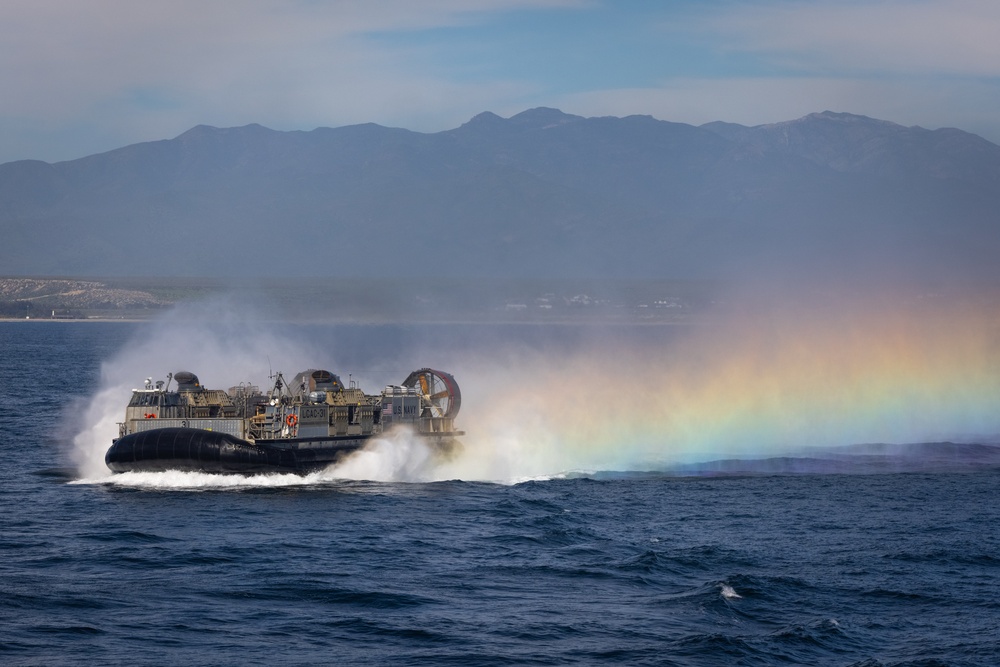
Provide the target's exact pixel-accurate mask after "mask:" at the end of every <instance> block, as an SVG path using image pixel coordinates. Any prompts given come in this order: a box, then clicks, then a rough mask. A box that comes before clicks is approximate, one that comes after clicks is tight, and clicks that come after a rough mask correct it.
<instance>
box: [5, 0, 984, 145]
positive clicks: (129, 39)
mask: <svg viewBox="0 0 1000 667" xmlns="http://www.w3.org/2000/svg"><path fill="white" fill-rule="evenodd" d="M997 35H1000V3H998V2H995V1H994V0H883V1H875V0H853V1H852V0H841V1H838V2H833V1H827V0H816V1H813V2H806V1H797V0H743V1H739V2H737V1H730V0H717V1H703V2H690V1H686V0H675V1H663V2H654V1H646V2H643V1H639V0H632V1H622V2H602V1H600V0H427V1H417V0H410V1H405V0H388V1H384V2H375V1H372V2H350V1H346V0H345V1H332V0H172V1H171V2H169V3H166V2H158V3H153V2H136V1H135V0H89V1H87V2H84V1H81V0H4V2H3V3H2V4H0V90H2V91H3V92H2V99H3V102H2V103H0V162H7V161H11V160H16V159H28V158H30V159H41V160H46V161H59V160H67V159H73V158H76V157H82V156H85V155H89V154H92V153H97V152H101V151H105V150H110V149H112V148H117V147H119V146H123V145H126V144H130V143H135V142H139V141H149V140H155V139H163V138H171V137H174V136H176V135H178V134H180V133H182V132H184V131H185V130H187V129H189V128H190V127H192V126H194V125H197V124H208V125H216V126H220V127H228V126H235V125H245V124H247V123H261V124H263V125H266V126H268V127H272V128H275V129H281V130H293V129H303V130H309V129H312V128H315V127H319V126H330V127H336V126H340V125H347V124H352V123H362V122H376V123H380V124H383V125H389V126H396V127H406V128H409V129H413V130H418V131H424V132H434V131H440V130H445V129H450V128H452V127H456V126H458V125H460V124H461V123H463V122H465V121H466V120H468V119H469V118H470V117H472V116H473V115H475V114H476V113H479V112H481V111H487V110H488V111H493V112H495V113H498V114H500V115H502V116H510V115H512V114H515V113H518V112H519V111H523V110H524V109H527V108H531V107H535V106H551V107H557V108H560V109H562V110H563V111H566V112H568V113H575V114H579V115H584V116H602V115H615V116H623V115H629V114H649V115H652V116H655V117H656V118H660V119H663V120H671V121H679V122H686V123H692V124H701V123H705V122H709V121H712V120H725V121H730V122H736V123H743V124H746V125H756V124H761V123H770V122H779V121H783V120H790V119H793V118H798V117H801V116H803V115H805V114H807V113H810V112H813V111H823V110H827V109H829V110H833V111H848V112H853V113H859V114H865V115H869V116H873V117H876V118H883V119H886V120H891V121H895V122H898V123H901V124H904V125H921V126H923V127H928V128H936V127H946V126H948V127H959V128H961V129H964V130H968V131H971V132H976V133H978V134H981V135H982V136H984V137H986V138H987V139H990V140H991V141H994V142H1000V113H998V112H997V110H998V109H1000V39H998V38H997Z"/></svg>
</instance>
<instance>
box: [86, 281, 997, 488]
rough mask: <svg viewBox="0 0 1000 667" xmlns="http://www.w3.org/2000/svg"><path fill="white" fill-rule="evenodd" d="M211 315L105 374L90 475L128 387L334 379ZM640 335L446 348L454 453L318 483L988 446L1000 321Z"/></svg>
mask: <svg viewBox="0 0 1000 667" xmlns="http://www.w3.org/2000/svg"><path fill="white" fill-rule="evenodd" d="M216 317H217V315H216V314H214V313H213V314H212V317H209V318H206V319H205V320H204V321H198V320H197V318H195V321H194V322H192V321H190V319H189V320H188V321H185V322H183V323H179V322H178V321H177V320H176V318H175V319H174V320H171V321H169V322H159V323H156V324H154V325H152V326H151V327H150V328H149V329H148V330H143V331H141V332H140V334H139V335H138V336H137V338H136V340H135V341H133V343H132V344H130V345H129V346H128V347H127V348H126V349H124V350H123V351H122V352H121V354H119V355H118V356H116V357H115V358H114V359H111V360H109V361H108V362H106V363H105V364H104V367H103V369H102V382H101V389H100V390H99V391H98V392H97V394H95V395H94V397H93V398H92V400H91V402H90V404H89V405H88V406H87V408H86V410H85V411H84V422H85V423H84V424H83V426H82V427H81V429H80V430H79V434H78V435H77V437H76V439H75V445H76V450H77V452H78V463H79V465H80V471H81V474H82V475H83V476H84V477H87V478H91V479H94V478H101V477H106V476H107V475H108V472H107V469H106V468H105V467H104V462H103V455H104V452H105V451H106V449H107V447H108V446H109V444H110V442H111V439H112V437H114V436H115V435H116V433H117V421H118V420H119V419H120V418H121V415H122V412H123V406H124V403H125V401H126V400H127V397H128V391H129V389H130V388H131V387H132V386H135V384H136V381H137V378H143V377H146V376H148V375H149V374H151V373H159V372H162V371H163V370H164V369H172V370H177V369H181V368H190V369H195V370H197V371H198V372H199V374H200V375H201V376H202V378H203V379H204V378H216V379H217V382H218V381H222V382H227V383H234V384H235V383H237V382H238V381H240V380H245V379H249V380H257V381H259V379H258V378H257V376H259V374H260V369H261V368H262V367H263V368H265V370H266V362H265V361H262V360H265V359H266V358H267V357H268V356H269V357H270V358H271V359H282V363H284V364H286V365H289V364H291V365H292V366H295V367H296V368H299V367H301V368H309V367H315V366H316V364H318V363H329V365H330V367H331V368H334V369H335V368H336V364H335V361H334V360H332V359H330V357H329V355H330V353H331V350H330V349H325V350H324V349H318V348H317V347H316V345H313V344H309V345H306V344H303V343H302V342H301V341H299V340H295V339H294V338H292V337H290V336H289V334H288V332H284V333H278V332H276V331H275V330H273V329H272V328H267V327H262V326H261V325H259V324H255V323H253V322H249V321H247V320H246V318H243V319H240V318H236V319H235V320H234V321H232V322H231V323H230V324H228V325H220V324H219V323H218V321H217V320H216V319H215V318H216ZM206 322H209V323H208V324H206ZM652 332H655V334H654V333H652ZM411 333H412V332H411ZM646 334H647V335H644V336H641V337H638V338H637V337H634V336H633V337H630V336H626V335H616V334H614V333H612V334H608V333H607V330H605V331H604V332H603V335H602V337H599V338H595V340H593V341H591V342H589V343H575V344H572V345H567V346H563V347H561V348H560V347H553V348H546V349H541V348H539V347H526V346H524V345H522V344H519V343H518V342H516V341H507V342H504V343H502V344H500V345H497V344H496V343H495V341H493V342H491V343H490V344H488V345H483V346H482V347H476V346H471V347H468V348H467V349H461V350H456V351H454V352H453V353H451V355H450V356H449V358H448V359H444V360H441V361H442V363H443V364H445V363H446V364H447V365H448V367H449V368H451V369H453V370H454V371H455V374H456V376H457V377H458V379H459V382H460V384H461V385H462V389H463V396H464V404H463V409H462V413H461V415H460V417H459V422H460V424H459V425H460V427H461V428H462V429H463V430H465V431H466V432H467V435H466V436H464V437H463V438H462V442H463V445H464V446H463V448H462V450H461V451H460V452H457V453H456V454H455V455H454V456H451V457H440V456H436V455H434V453H433V452H431V451H429V450H428V448H427V447H426V446H425V445H423V444H422V443H421V442H420V439H419V438H416V437H414V436H413V435H412V434H407V433H406V432H405V431H395V432H391V433H388V434H385V435H384V436H382V437H380V438H378V439H375V440H373V441H372V442H371V444H370V446H369V447H368V448H366V450H365V451H363V452H360V453H359V454H357V455H355V456H354V457H352V458H350V459H349V460H347V461H345V462H343V463H341V464H340V465H338V466H335V467H334V468H331V469H329V470H327V471H324V473H322V474H320V475H319V476H317V477H315V479H313V482H315V481H316V480H319V481H322V480H332V479H368V480H378V481H386V482H395V481H434V480H445V479H465V480H485V481H495V482H505V483H509V482H512V481H519V480H523V479H531V478H539V477H546V476H552V475H558V474H562V473H566V472H570V471H608V470H619V471H624V470H663V469H667V468H669V467H670V466H673V465H677V464H683V463H693V462H704V461H710V460H715V459H720V458H730V457H735V458H753V457H763V456H770V455H777V454H783V453H788V452H794V451H801V450H802V449H803V448H807V447H816V446H827V447H829V446H842V445H853V444H858V443H878V442H886V443H915V442H928V441H936V440H946V439H951V440H961V439H966V440H968V439H970V438H996V437H997V434H1000V346H998V335H997V327H996V321H995V320H994V319H992V318H991V317H990V316H989V313H988V312H986V311H983V310H981V309H976V308H961V307H953V308H950V309H945V310H942V309H941V308H940V307H938V308H937V309H930V310H929V309H926V308H914V307H900V306H899V305H898V304H896V303H892V304H890V305H886V304H885V303H884V302H876V301H875V300H870V301H869V302H868V303H867V304H866V305H864V306H863V307H859V306H858V305H857V304H856V303H855V304H851V305H850V307H838V308H827V309H816V308H808V309H801V308H789V309H774V308H761V309H754V310H751V309H745V310H743V311H742V312H730V313H727V314H724V315H717V316H716V317H715V318H714V319H712V320H710V321H708V322H706V323H704V324H700V325H695V326H691V327H686V328H670V327H656V328H650V329H647V330H646ZM327 342H329V341H327ZM371 354H372V356H373V357H375V356H380V355H379V350H375V349H373V350H372V352H371ZM380 358H382V357H381V356H380ZM382 360H383V361H384V358H382ZM409 361H410V362H411V365H412V360H409ZM399 363H403V362H402V361H401V360H400V362H399ZM435 363H437V361H435ZM289 367H291V366H289ZM219 386H228V385H222V384H221V382H219ZM278 477H279V478H284V477H285V476H278ZM310 478H311V479H312V476H310ZM137 479H138V478H137ZM248 479H249V478H248ZM300 479H301V478H300ZM188 482H191V480H188ZM260 483H261V484H271V483H278V482H276V481H274V480H270V481H261V482H260ZM281 483H287V482H281ZM195 485H196V484H195Z"/></svg>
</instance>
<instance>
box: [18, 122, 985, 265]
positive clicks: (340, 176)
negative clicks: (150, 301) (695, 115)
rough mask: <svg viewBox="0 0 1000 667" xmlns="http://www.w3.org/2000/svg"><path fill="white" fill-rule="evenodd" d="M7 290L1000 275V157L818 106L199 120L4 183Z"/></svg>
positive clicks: (974, 144) (952, 134) (963, 141)
mask: <svg viewBox="0 0 1000 667" xmlns="http://www.w3.org/2000/svg"><path fill="white" fill-rule="evenodd" d="M0 229H2V230H3V235H4V242H3V244H2V246H0V275H62V276H171V275H174V276H228V277H233V278H236V279H242V278H249V277H251V276H256V277H261V276H281V277H296V276H301V277H317V278H320V277H331V278H338V277H348V276H350V277H353V278H365V277H373V278H375V277H383V278H406V279H412V280H414V281H419V280H435V279H438V278H449V279H455V278H463V277H476V278H497V277H503V278H511V277H524V278H544V277H553V278H585V279H589V278H602V279H603V278H614V279H737V280H739V279H743V278H747V277H751V276H759V275H767V274H770V275H775V276H785V277H796V278H797V277H799V276H803V277H809V276H816V277H822V276H850V277H853V278H861V279H865V280H867V279H868V278H869V277H871V278H891V279H913V278H918V279H924V278H929V279H948V278H960V279H963V280H966V279H967V280H977V281H983V280H987V281H994V280H996V279H997V278H998V277H1000V267H998V263H997V261H996V258H997V257H998V256H1000V146H997V145H995V144H993V143H990V142H989V141H986V140H985V139H982V138H981V137H978V136H976V135H973V134H969V133H967V132H963V131H961V130H957V129H937V130H927V129H923V128H920V127H904V126H901V125H898V124H895V123H891V122H887V121H883V120H876V119H872V118H867V117H864V116H859V115H853V114H847V113H833V112H829V111H827V112H822V113H814V114H810V115H808V116H805V117H803V118H800V119H797V120H792V121H788V122H781V123H774V124H769V125H761V126H756V127H746V126H742V125H735V124H731V123H722V122H714V123H708V124H706V125H701V126H693V125H688V124H683V123H673V122H667V121H662V120H656V119H654V118H652V117H649V116H629V117H625V118H616V117H599V118H584V117H580V116H575V115H570V114H566V113H563V112H561V111H559V110H556V109H548V108H537V109H531V110H528V111H525V112H523V113H520V114H517V115H515V116H512V117H510V118H501V117H500V116H497V115H495V114H492V113H482V114H479V115H477V116H475V117H474V118H472V119H471V120H469V121H468V122H467V123H465V124H464V125H462V126H460V127H458V128H455V129H452V130H447V131H443V132H438V133H433V134H424V133H418V132H412V131H408V130H404V129H398V128H387V127H382V126H379V125H374V124H364V125H353V126H347V127H340V128H319V129H315V130H312V131H308V132H305V131H293V132H281V131H275V130H270V129H267V128H265V127H262V126H260V125H247V126H245V127H235V128H215V127H208V126H198V127H194V128H192V129H191V130H189V131H187V132H185V133H184V134H182V135H180V136H178V137H176V138H174V139H169V140H163V141H153V142H148V143H140V144H135V145H130V146H126V147H123V148H119V149H117V150H112V151H109V152H107V153H101V154H98V155H92V156H89V157H84V158H80V159H77V160H71V161H67V162H59V163H54V164H49V163H45V162H40V161H31V160H26V161H18V162H9V163H6V164H2V165H0Z"/></svg>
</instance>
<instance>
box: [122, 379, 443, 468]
mask: <svg viewBox="0 0 1000 667" xmlns="http://www.w3.org/2000/svg"><path fill="white" fill-rule="evenodd" d="M272 380H273V385H272V387H271V389H270V390H269V391H268V392H266V393H264V392H261V391H260V389H259V387H257V386H255V385H252V384H240V385H237V386H234V387H230V388H229V389H228V390H221V389H206V388H204V387H203V386H202V385H201V382H200V380H199V378H198V376H197V375H195V374H194V373H191V372H188V371H180V372H177V373H174V374H172V375H168V376H167V380H166V382H163V381H158V382H156V383H155V384H154V383H153V381H152V378H149V379H147V380H146V383H145V386H144V387H143V388H142V389H134V390H132V397H131V399H130V400H129V403H128V406H127V407H126V408H125V420H124V421H123V422H121V423H119V425H118V428H119V436H118V438H116V439H115V440H114V441H113V443H112V445H111V448H110V449H109V450H108V452H107V454H106V455H105V457H104V460H105V462H106V463H107V465H108V467H109V468H110V469H111V470H112V471H114V472H126V471H162V470H196V471H203V472H225V473H254V472H296V473H306V472H311V471H314V470H318V469H322V468H325V467H326V466H328V465H330V464H332V463H337V462H339V461H341V460H343V459H344V458H345V457H346V456H348V455H350V454H352V453H354V452H356V451H358V450H360V449H362V448H363V447H364V446H365V444H366V443H367V441H368V440H370V439H371V438H373V437H376V436H378V435H380V434H382V433H385V432H386V431H388V430H389V429H390V428H392V427H395V426H405V427H408V428H409V429H410V430H411V431H412V432H413V433H414V434H415V435H416V436H418V437H419V438H421V439H422V440H423V441H425V442H426V443H427V444H428V445H429V446H431V447H432V448H434V449H435V450H437V451H440V452H442V453H447V452H448V451H450V450H451V449H452V448H454V447H455V446H456V445H457V441H456V440H455V438H456V437H457V436H460V435H463V433H462V432H461V431H458V430H456V428H455V423H454V420H455V416H456V415H457V414H458V411H459V409H460V407H461V403H462V394H461V391H460V390H459V387H458V383H457V382H455V378H454V377H452V375H451V374H449V373H445V372H442V371H437V370H434V369H431V368H421V369H419V370H416V371H413V372H412V373H410V374H409V375H408V376H407V377H406V379H405V380H404V381H403V382H402V383H401V384H399V385H390V386H387V387H386V388H385V389H384V390H382V392H381V393H379V394H366V393H364V392H363V391H362V390H361V389H360V388H358V387H356V386H355V385H354V382H350V383H349V386H345V385H344V383H343V382H342V381H341V379H340V377H339V376H337V375H336V374H334V373H331V372H330V371H327V370H316V369H309V370H307V371H303V372H301V373H298V374H297V375H296V376H295V377H294V378H293V379H292V381H291V382H290V383H288V382H286V381H285V378H284V377H283V375H282V374H281V373H278V374H276V375H274V376H272ZM172 383H176V386H175V387H174V388H171V384H172Z"/></svg>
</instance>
